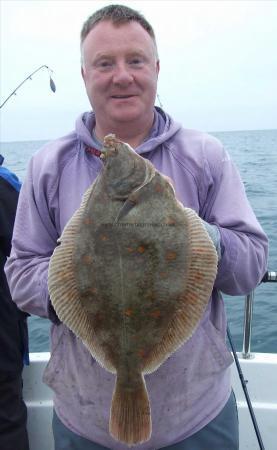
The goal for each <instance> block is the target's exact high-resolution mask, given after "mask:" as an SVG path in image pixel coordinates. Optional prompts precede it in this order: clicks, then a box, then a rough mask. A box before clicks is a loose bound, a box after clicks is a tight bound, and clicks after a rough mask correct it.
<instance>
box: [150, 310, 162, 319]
mask: <svg viewBox="0 0 277 450" xmlns="http://www.w3.org/2000/svg"><path fill="white" fill-rule="evenodd" d="M149 316H151V317H154V319H158V318H159V317H161V311H159V310H158V309H156V310H154V311H151V312H150V313H149Z"/></svg>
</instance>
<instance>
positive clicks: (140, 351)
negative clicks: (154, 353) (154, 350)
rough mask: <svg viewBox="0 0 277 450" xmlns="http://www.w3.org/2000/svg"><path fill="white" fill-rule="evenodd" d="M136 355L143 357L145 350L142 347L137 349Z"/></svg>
mask: <svg viewBox="0 0 277 450" xmlns="http://www.w3.org/2000/svg"><path fill="white" fill-rule="evenodd" d="M138 356H140V357H141V358H144V357H145V356H146V351H145V350H144V349H143V348H139V349H138Z"/></svg>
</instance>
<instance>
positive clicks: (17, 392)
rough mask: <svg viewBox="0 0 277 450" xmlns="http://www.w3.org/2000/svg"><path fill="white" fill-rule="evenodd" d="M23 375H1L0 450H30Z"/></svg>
mask: <svg viewBox="0 0 277 450" xmlns="http://www.w3.org/2000/svg"><path fill="white" fill-rule="evenodd" d="M26 420H27V408H26V405H25V403H24V402H23V399H22V378H21V373H20V374H17V375H16V376H14V375H11V374H9V373H6V374H5V375H3V374H2V373H0V449H1V450H29V442H28V434H27V429H26Z"/></svg>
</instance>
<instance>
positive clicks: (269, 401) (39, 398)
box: [23, 353, 277, 450]
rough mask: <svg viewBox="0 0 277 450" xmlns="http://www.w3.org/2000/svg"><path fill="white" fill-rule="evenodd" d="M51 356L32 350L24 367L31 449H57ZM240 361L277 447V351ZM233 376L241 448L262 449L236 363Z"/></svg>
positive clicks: (269, 445) (269, 444)
mask: <svg viewBox="0 0 277 450" xmlns="http://www.w3.org/2000/svg"><path fill="white" fill-rule="evenodd" d="M49 356H50V355H49V353H32V354H31V355H30V360H31V364H30V366H28V367H25V369H24V374H23V377H24V399H25V402H26V404H27V407H28V430H29V438H30V450H54V444H53V438H52V431H51V419H52V408H53V402H52V392H51V390H50V389H49V388H48V387H47V386H46V385H45V384H43V383H42V373H43V370H44V368H45V365H46V363H47V361H48V359H49ZM240 364H241V367H242V371H243V375H244V378H245V380H248V383H247V388H248V391H249V395H250V398H251V402H252V405H253V408H254V411H255V415H256V419H257V422H258V425H259V429H260V433H261V436H262V439H263V443H264V446H265V449H266V450H276V448H277V354H272V353H256V354H255V355H254V358H252V359H248V360H244V359H241V358H240ZM232 377H233V388H234V391H235V394H236V398H237V403H238V408H239V423H240V450H259V445H258V441H257V438H256V435H255V431H254V427H253V425H252V421H251V417H250V414H249V410H248V407H247V403H246V400H245V397H244V393H243V390H242V387H241V384H240V379H239V376H238V373H237V369H236V366H235V364H233V372H232ZM207 450H208V449H207ZM209 450H210V449H209ZM222 450H224V449H222Z"/></svg>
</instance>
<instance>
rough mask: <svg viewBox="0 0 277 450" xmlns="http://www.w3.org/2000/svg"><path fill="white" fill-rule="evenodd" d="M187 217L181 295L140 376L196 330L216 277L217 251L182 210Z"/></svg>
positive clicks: (189, 211)
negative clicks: (187, 258)
mask: <svg viewBox="0 0 277 450" xmlns="http://www.w3.org/2000/svg"><path fill="white" fill-rule="evenodd" d="M184 211H185V213H186V217H187V233H188V238H189V242H188V245H189V253H190V263H189V265H188V269H187V274H186V277H185V278H186V280H185V286H184V292H183V294H182V296H180V298H179V302H178V309H176V312H175V314H174V315H173V317H172V320H171V321H170V323H169V324H168V328H167V330H166V331H165V333H164V335H163V338H162V339H161V341H160V343H159V344H157V345H156V346H155V347H154V348H153V349H152V351H151V352H150V353H149V355H148V357H147V358H146V359H145V361H144V366H143V373H144V374H146V373H151V372H153V371H154V370H156V369H157V368H158V367H159V366H160V365H161V364H162V363H163V362H164V361H165V359H166V358H168V357H169V356H170V355H171V354H172V353H173V352H175V351H176V350H177V349H178V348H179V347H180V346H181V345H182V344H184V343H185V342H186V341H187V340H188V339H189V338H190V337H191V336H192V334H193V333H194V331H195V330H196V328H197V326H198V324H199V322H200V320H201V318H202V317H203V314H204V311H205V309H206V307H207V304H208V302H209V299H210V296H211V293H212V289H213V285H214V280H215V278H216V274H217V262H218V258H217V252H216V249H215V247H214V244H213V243H212V240H211V238H210V236H209V235H208V233H207V231H206V229H205V227H204V225H203V223H202V221H201V219H200V218H199V216H198V215H197V214H196V213H195V212H194V211H193V210H192V209H190V208H184Z"/></svg>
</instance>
